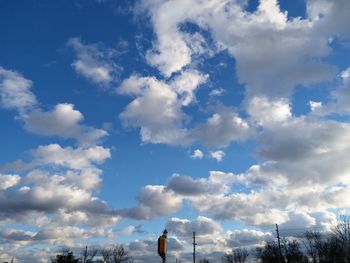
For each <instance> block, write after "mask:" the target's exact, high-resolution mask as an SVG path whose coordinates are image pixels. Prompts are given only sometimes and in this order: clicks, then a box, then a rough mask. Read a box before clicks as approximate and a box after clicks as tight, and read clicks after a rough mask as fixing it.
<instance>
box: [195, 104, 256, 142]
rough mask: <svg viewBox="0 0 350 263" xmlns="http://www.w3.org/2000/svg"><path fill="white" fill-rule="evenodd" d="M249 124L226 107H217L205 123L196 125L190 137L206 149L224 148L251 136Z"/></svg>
mask: <svg viewBox="0 0 350 263" xmlns="http://www.w3.org/2000/svg"><path fill="white" fill-rule="evenodd" d="M251 133H252V131H251V129H250V126H249V123H248V122H247V121H246V120H244V119H242V118H241V117H240V116H239V115H238V113H237V112H236V111H235V110H233V109H230V108H227V107H219V108H218V109H217V110H216V111H215V113H213V114H212V115H211V116H210V117H209V118H208V119H207V121H206V122H204V123H200V124H198V125H197V126H196V127H195V128H194V129H193V131H192V133H191V135H190V136H191V137H192V138H194V140H197V141H199V142H201V143H202V144H203V145H205V146H207V147H226V146H229V145H230V144H231V143H232V142H233V141H244V140H245V139H247V138H248V137H249V135H251Z"/></svg>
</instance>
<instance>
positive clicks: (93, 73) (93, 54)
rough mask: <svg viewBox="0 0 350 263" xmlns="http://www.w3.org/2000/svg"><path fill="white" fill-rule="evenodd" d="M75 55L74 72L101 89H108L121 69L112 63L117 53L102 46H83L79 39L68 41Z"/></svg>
mask: <svg viewBox="0 0 350 263" xmlns="http://www.w3.org/2000/svg"><path fill="white" fill-rule="evenodd" d="M68 45H69V46H71V47H72V48H73V49H74V50H75V52H76V53H77V58H76V59H75V60H74V62H73V63H72V67H73V68H74V69H75V71H76V72H77V73H79V74H81V75H82V76H84V77H86V78H87V79H88V80H90V81H91V82H93V83H94V84H97V85H99V86H101V87H108V86H109V85H110V84H111V83H113V81H115V79H116V77H117V75H118V73H119V72H120V71H121V68H120V67H119V66H118V65H117V64H116V63H115V62H114V61H113V58H114V57H115V56H116V54H117V51H116V50H114V49H111V48H106V47H104V46H103V45H102V44H100V43H99V44H84V43H82V41H81V40H80V39H79V38H71V39H69V41H68Z"/></svg>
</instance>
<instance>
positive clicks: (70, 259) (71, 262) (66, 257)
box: [52, 251, 79, 263]
mask: <svg viewBox="0 0 350 263" xmlns="http://www.w3.org/2000/svg"><path fill="white" fill-rule="evenodd" d="M52 263H79V259H77V258H75V257H74V255H73V252H72V251H64V252H62V253H61V254H58V255H56V258H55V259H53V260H52Z"/></svg>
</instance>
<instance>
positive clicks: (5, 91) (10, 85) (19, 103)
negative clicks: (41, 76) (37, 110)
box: [0, 67, 37, 112]
mask: <svg viewBox="0 0 350 263" xmlns="http://www.w3.org/2000/svg"><path fill="white" fill-rule="evenodd" d="M32 85H33V84H32V82H31V81H30V80H28V79H25V78H24V77H23V76H22V75H21V74H19V73H17V72H15V71H11V70H6V69H4V68H2V67H0V102H1V104H0V106H1V107H3V108H6V109H16V110H18V111H20V112H23V111H25V110H27V109H31V108H33V107H35V106H36V105H37V101H36V98H35V96H34V94H33V93H32V92H31V90H30V89H31V87H32Z"/></svg>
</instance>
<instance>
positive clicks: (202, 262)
mask: <svg viewBox="0 0 350 263" xmlns="http://www.w3.org/2000/svg"><path fill="white" fill-rule="evenodd" d="M199 263H209V260H208V259H206V258H202V259H201V260H199Z"/></svg>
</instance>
